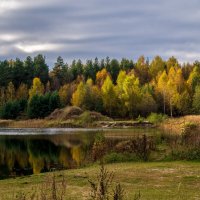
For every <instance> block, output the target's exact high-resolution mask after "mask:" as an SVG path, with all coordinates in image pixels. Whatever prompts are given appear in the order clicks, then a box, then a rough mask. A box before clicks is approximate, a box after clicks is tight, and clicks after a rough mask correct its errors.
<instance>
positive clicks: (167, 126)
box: [159, 115, 200, 134]
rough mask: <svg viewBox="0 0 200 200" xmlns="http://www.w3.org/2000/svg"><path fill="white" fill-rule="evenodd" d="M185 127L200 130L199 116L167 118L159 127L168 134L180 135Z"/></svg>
mask: <svg viewBox="0 0 200 200" xmlns="http://www.w3.org/2000/svg"><path fill="white" fill-rule="evenodd" d="M186 126H192V127H195V129H196V130H200V115H186V116H183V117H176V118H168V119H167V120H165V121H163V122H162V123H161V124H160V125H159V127H160V128H162V129H164V130H165V131H166V132H169V133H176V134H180V133H181V131H182V130H183V129H184V128H185V127H186Z"/></svg>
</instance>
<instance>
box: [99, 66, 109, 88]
mask: <svg viewBox="0 0 200 200" xmlns="http://www.w3.org/2000/svg"><path fill="white" fill-rule="evenodd" d="M108 75H109V74H108V72H107V70H106V69H105V68H103V69H102V70H101V71H98V72H97V74H96V84H97V85H98V86H99V87H101V86H102V85H103V83H104V81H105V80H106V78H107V76H108Z"/></svg>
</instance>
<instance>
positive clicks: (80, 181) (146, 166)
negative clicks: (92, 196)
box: [0, 162, 200, 200]
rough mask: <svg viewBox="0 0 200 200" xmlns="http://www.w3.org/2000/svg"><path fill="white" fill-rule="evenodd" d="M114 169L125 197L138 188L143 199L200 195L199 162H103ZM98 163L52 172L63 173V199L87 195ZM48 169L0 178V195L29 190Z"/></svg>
mask: <svg viewBox="0 0 200 200" xmlns="http://www.w3.org/2000/svg"><path fill="white" fill-rule="evenodd" d="M106 168H107V169H108V170H109V171H113V172H114V174H115V175H114V182H113V185H115V183H119V182H120V183H121V184H122V187H123V188H124V190H125V196H126V199H128V200H129V199H130V200H131V199H134V195H135V193H138V192H139V191H140V193H141V199H143V200H168V199H170V200H177V199H181V200H184V199H185V200H186V199H187V200H190V199H200V192H199V187H200V163H195V162H157V163H156V162H154V163H119V164H109V165H106ZM98 170H99V166H97V165H93V166H91V167H87V168H82V169H75V170H66V171H62V172H61V171H60V172H55V175H56V180H57V181H59V179H61V176H60V175H61V174H63V173H64V175H65V176H66V179H67V193H66V199H73V200H82V199H88V194H89V191H90V188H89V184H88V177H90V179H95V177H96V174H97V172H98ZM49 175H50V173H44V174H38V175H32V176H28V177H19V178H15V179H12V178H11V179H6V180H1V181H0V199H13V194H17V193H18V192H24V193H31V192H33V191H34V189H35V188H37V187H39V186H40V185H41V184H42V182H43V181H44V179H45V177H46V176H49Z"/></svg>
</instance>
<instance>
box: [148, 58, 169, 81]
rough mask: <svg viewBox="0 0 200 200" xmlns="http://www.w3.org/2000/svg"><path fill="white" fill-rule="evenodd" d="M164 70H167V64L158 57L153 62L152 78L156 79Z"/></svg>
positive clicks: (150, 71)
mask: <svg viewBox="0 0 200 200" xmlns="http://www.w3.org/2000/svg"><path fill="white" fill-rule="evenodd" d="M164 70H165V62H164V61H163V59H162V58H161V57H160V56H156V57H155V58H154V59H153V60H152V62H151V64H150V68H149V74H150V76H151V78H156V76H157V75H158V73H162V72H163V71H164Z"/></svg>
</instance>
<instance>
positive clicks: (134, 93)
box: [123, 74, 141, 117]
mask: <svg viewBox="0 0 200 200" xmlns="http://www.w3.org/2000/svg"><path fill="white" fill-rule="evenodd" d="M123 97H124V100H125V106H126V108H127V110H128V112H129V116H131V117H134V116H136V115H138V106H139V103H140V101H141V95H140V88H139V79H138V78H137V77H135V75H134V74H129V75H127V76H126V78H125V80H124V83H123Z"/></svg>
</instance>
